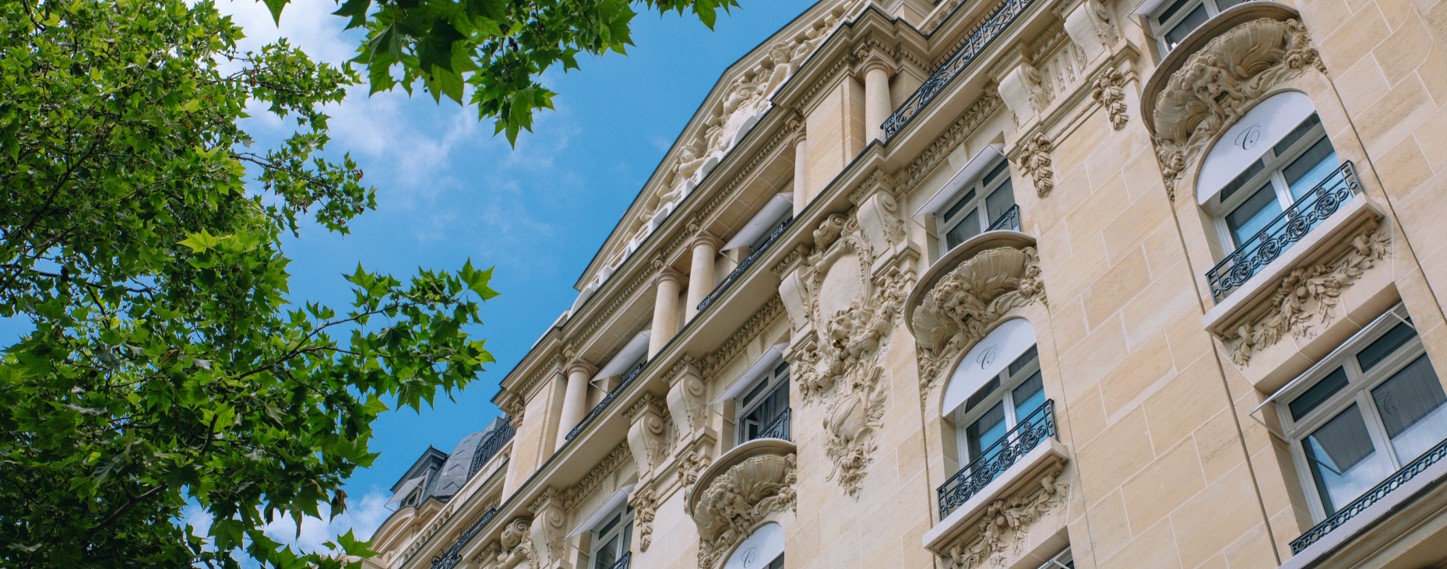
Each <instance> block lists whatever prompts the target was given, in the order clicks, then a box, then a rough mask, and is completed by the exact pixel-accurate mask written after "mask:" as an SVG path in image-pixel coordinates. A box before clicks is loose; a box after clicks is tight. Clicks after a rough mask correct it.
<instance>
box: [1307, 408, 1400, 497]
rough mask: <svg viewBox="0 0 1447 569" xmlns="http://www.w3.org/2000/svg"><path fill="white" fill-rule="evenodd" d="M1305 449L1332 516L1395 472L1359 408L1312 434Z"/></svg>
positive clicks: (1319, 490)
mask: <svg viewBox="0 0 1447 569" xmlns="http://www.w3.org/2000/svg"><path fill="white" fill-rule="evenodd" d="M1302 450H1304V451H1306V461H1307V464H1308V466H1309V467H1310V469H1311V474H1312V478H1314V479H1315V480H1316V488H1317V491H1318V493H1319V494H1320V495H1321V501H1322V504H1323V505H1324V506H1326V511H1327V514H1328V515H1330V514H1331V513H1333V512H1335V511H1336V509H1337V508H1338V507H1340V506H1343V505H1345V504H1347V503H1349V502H1351V501H1352V500H1354V499H1356V497H1357V496H1360V495H1361V494H1362V492H1365V491H1366V490H1367V489H1369V488H1371V487H1372V486H1375V485H1376V484H1377V483H1378V482H1381V481H1382V479H1384V478H1386V477H1387V475H1389V474H1391V473H1392V465H1391V463H1390V462H1388V461H1387V457H1386V456H1385V455H1383V454H1382V453H1379V452H1377V449H1376V447H1375V446H1374V445H1373V444H1372V437H1371V435H1370V434H1368V433H1367V425H1366V423H1364V422H1363V421H1362V413H1361V410H1360V409H1358V408H1357V406H1356V405H1352V406H1351V407H1347V409H1346V410H1345V411H1342V412H1341V414H1340V415H1337V416H1336V417H1333V418H1332V419H1331V420H1330V421H1327V423H1326V424H1325V425H1322V426H1321V428H1319V429H1317V430H1316V432H1314V433H1312V434H1310V435H1308V436H1307V437H1306V439H1305V440H1303V441H1302Z"/></svg>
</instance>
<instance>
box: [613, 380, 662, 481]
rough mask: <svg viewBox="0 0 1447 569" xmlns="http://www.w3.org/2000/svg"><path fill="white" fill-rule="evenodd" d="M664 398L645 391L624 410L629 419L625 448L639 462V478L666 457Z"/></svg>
mask: <svg viewBox="0 0 1447 569" xmlns="http://www.w3.org/2000/svg"><path fill="white" fill-rule="evenodd" d="M664 413H665V409H664V403H663V399H662V398H661V397H659V396H657V395H654V394H652V393H648V392H644V393H643V395H642V397H639V398H638V401H635V402H634V403H633V404H632V405H631V406H629V407H628V409H627V410H626V411H625V412H624V416H625V417H627V419H628V422H629V427H628V448H629V450H630V454H632V455H633V460H634V461H635V462H636V463H637V466H638V478H640V479H643V478H646V477H647V476H649V475H651V474H652V472H653V469H655V468H657V467H658V466H660V465H662V464H663V461H664V460H665V459H667V458H668V446H669V444H668V443H669V438H668V424H667V423H665V422H664V420H663V415H664Z"/></svg>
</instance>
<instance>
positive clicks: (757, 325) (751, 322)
mask: <svg viewBox="0 0 1447 569" xmlns="http://www.w3.org/2000/svg"><path fill="white" fill-rule="evenodd" d="M783 311H784V304H783V302H782V301H780V300H779V296H778V295H774V296H772V297H770V298H769V300H768V301H766V302H765V303H764V305H763V306H760V307H759V309H758V310H756V311H754V314H753V316H750V317H749V319H748V320H746V321H744V324H743V325H742V326H739V329H738V330H735V331H734V333H733V334H731V335H729V337H728V339H727V340H724V342H723V343H722V344H720V345H719V347H718V349H716V350H714V351H713V352H712V353H710V354H708V355H707V356H704V358H703V361H702V362H700V363H702V365H703V372H704V375H714V373H716V372H717V371H718V370H719V368H720V367H723V365H724V364H726V363H728V362H729V360H732V359H733V358H734V356H737V355H738V354H739V352H742V351H743V350H744V348H745V347H747V346H748V344H749V342H750V341H751V340H753V339H754V338H757V337H758V336H759V334H762V333H763V332H764V330H765V329H766V328H768V327H769V325H770V324H773V322H774V320H775V319H776V318H778V317H779V314H781V313H782V312H783Z"/></svg>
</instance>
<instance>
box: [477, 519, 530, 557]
mask: <svg viewBox="0 0 1447 569" xmlns="http://www.w3.org/2000/svg"><path fill="white" fill-rule="evenodd" d="M531 534H532V520H531V519H529V518H526V517H521V518H513V519H512V521H510V522H508V523H507V525H505V526H503V527H502V535H501V536H500V537H499V538H498V540H497V541H494V542H492V543H490V544H488V546H487V547H485V548H483V550H482V552H481V553H479V554H477V556H476V557H474V558H473V560H472V562H473V564H474V565H476V566H478V567H491V568H496V569H520V568H523V567H527V568H529V569H533V568H536V567H538V566H539V565H538V558H537V555H536V554H535V553H533V540H532V536H531Z"/></svg>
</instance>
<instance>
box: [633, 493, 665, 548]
mask: <svg viewBox="0 0 1447 569" xmlns="http://www.w3.org/2000/svg"><path fill="white" fill-rule="evenodd" d="M628 504H629V505H630V506H633V524H634V527H637V528H638V549H639V551H644V552H646V551H648V547H649V546H650V545H652V544H653V516H654V514H655V513H657V512H658V494H657V493H656V492H654V491H653V487H652V486H650V487H647V488H644V489H642V490H639V491H637V492H634V493H633V497H632V498H631V499H630V500H629V501H628Z"/></svg>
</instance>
